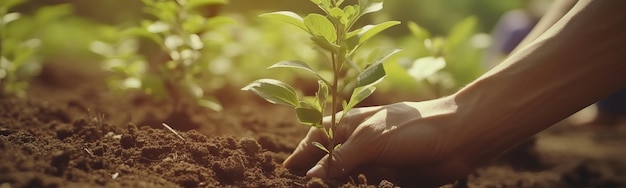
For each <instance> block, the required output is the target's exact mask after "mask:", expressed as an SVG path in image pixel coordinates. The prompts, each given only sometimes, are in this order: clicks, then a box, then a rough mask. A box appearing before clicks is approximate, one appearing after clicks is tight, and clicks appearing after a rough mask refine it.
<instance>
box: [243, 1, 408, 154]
mask: <svg viewBox="0 0 626 188" xmlns="http://www.w3.org/2000/svg"><path fill="white" fill-rule="evenodd" d="M310 1H311V2H312V3H314V4H316V5H317V6H318V7H319V8H320V9H321V10H322V11H323V15H322V14H316V13H311V14H308V15H307V16H305V17H301V16H299V15H298V14H296V13H294V12H290V11H279V12H272V13H267V14H262V15H261V17H265V18H269V19H274V20H279V21H283V22H287V23H289V24H292V25H294V26H296V27H298V28H300V29H302V30H304V31H306V32H307V33H308V34H309V35H310V37H311V40H312V41H313V42H314V44H315V47H317V48H319V49H321V50H320V51H322V52H324V53H325V54H326V55H327V57H328V58H327V59H328V63H329V64H330V66H328V67H329V68H330V73H331V74H332V76H331V75H325V74H322V72H323V71H324V70H314V69H313V68H311V66H309V65H308V64H307V63H305V62H303V61H300V60H287V61H281V62H278V63H276V64H274V65H272V66H270V67H268V68H269V69H272V68H292V69H299V70H303V71H306V72H309V73H312V74H314V75H315V76H316V77H317V78H318V80H317V82H318V90H317V92H316V93H315V96H304V97H299V96H298V94H297V93H296V90H295V89H294V87H292V86H290V85H288V84H286V83H284V82H281V81H279V80H274V79H267V78H265V79H259V80H256V81H253V82H252V83H250V84H249V85H247V86H245V87H244V88H242V90H249V91H252V92H254V93H256V94H257V95H259V96H260V97H262V98H264V99H265V100H267V101H269V102H270V103H274V104H282V105H287V106H291V107H293V108H294V109H295V111H296V115H297V118H298V119H299V121H300V122H301V123H303V124H305V125H308V126H312V127H315V128H318V129H320V130H322V131H323V132H324V133H325V135H326V138H327V139H328V140H327V141H328V144H327V145H323V144H321V143H318V142H313V143H312V144H313V145H315V146H316V147H318V148H319V149H321V150H323V151H325V152H326V153H327V154H328V155H329V156H331V157H332V156H333V151H334V150H335V149H336V148H338V147H340V146H341V143H336V141H335V139H334V138H335V135H334V133H335V130H336V128H337V125H339V124H340V123H341V120H342V117H345V114H346V113H347V112H348V111H349V110H350V109H352V108H354V107H355V106H356V105H357V104H359V103H360V102H361V101H363V100H364V99H366V98H367V97H368V96H370V95H371V94H372V93H373V92H374V90H375V87H374V85H375V84H377V83H378V82H380V81H381V80H382V79H383V78H384V77H385V75H386V73H385V70H384V68H383V65H382V62H384V61H385V60H386V59H387V58H388V57H389V56H391V55H392V54H394V53H396V52H398V51H399V50H392V51H391V52H389V53H386V54H382V55H381V56H380V57H377V58H376V57H375V58H373V59H375V60H374V61H371V62H365V63H359V62H355V61H354V57H355V54H356V53H357V51H358V49H359V48H360V47H361V46H362V45H363V44H364V43H365V42H366V41H367V40H369V39H371V38H372V37H373V36H375V35H377V34H378V33H380V32H382V31H384V30H385V29H387V28H389V27H392V26H394V25H397V24H399V23H400V22H398V21H387V22H383V23H380V24H376V25H365V26H363V27H360V28H357V29H354V28H353V27H354V26H355V24H356V22H357V21H358V20H359V19H360V18H362V17H363V15H366V14H368V13H372V12H377V11H380V10H381V9H382V8H383V1H382V0H359V1H358V4H355V5H342V4H343V3H344V0H310ZM344 92H346V93H348V94H350V93H351V94H350V96H349V98H347V97H345V95H343V93H344ZM327 109H330V113H327V111H326V110H327ZM339 111H341V112H339ZM328 114H331V116H330V119H331V121H330V125H329V126H328V125H324V123H323V118H324V115H328Z"/></svg>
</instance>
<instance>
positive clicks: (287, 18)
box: [260, 11, 309, 32]
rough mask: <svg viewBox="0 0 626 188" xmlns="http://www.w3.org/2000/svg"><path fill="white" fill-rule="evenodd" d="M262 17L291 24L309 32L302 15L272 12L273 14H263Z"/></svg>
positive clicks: (288, 12) (289, 12)
mask: <svg viewBox="0 0 626 188" xmlns="http://www.w3.org/2000/svg"><path fill="white" fill-rule="evenodd" d="M260 17H264V18H269V19H274V20H278V21H283V22H287V23H289V24H292V25H295V26H296V27H299V28H300V29H302V30H304V31H307V32H308V31H309V30H308V29H307V26H306V25H304V20H303V19H302V17H300V15H298V14H296V13H294V12H291V11H278V12H272V13H267V14H261V15H260Z"/></svg>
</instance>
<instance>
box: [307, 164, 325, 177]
mask: <svg viewBox="0 0 626 188" xmlns="http://www.w3.org/2000/svg"><path fill="white" fill-rule="evenodd" d="M306 176H307V177H318V178H325V177H326V171H325V170H324V169H323V168H322V165H315V166H314V167H313V168H311V169H310V170H309V171H308V172H306Z"/></svg>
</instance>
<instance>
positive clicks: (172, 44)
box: [92, 0, 234, 111]
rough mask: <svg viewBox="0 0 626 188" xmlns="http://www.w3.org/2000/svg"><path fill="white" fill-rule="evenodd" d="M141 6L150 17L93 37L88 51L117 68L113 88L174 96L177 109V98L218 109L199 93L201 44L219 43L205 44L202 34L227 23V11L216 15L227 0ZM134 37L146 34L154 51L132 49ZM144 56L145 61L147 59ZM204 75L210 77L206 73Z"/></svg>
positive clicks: (204, 68)
mask: <svg viewBox="0 0 626 188" xmlns="http://www.w3.org/2000/svg"><path fill="white" fill-rule="evenodd" d="M142 2H143V3H144V5H145V8H144V11H145V12H146V13H147V14H149V15H150V16H152V17H153V18H154V20H144V21H143V22H142V24H141V26H137V27H132V28H129V29H126V30H124V31H122V32H121V34H120V35H121V36H119V39H118V41H116V42H114V43H106V42H100V41H98V42H94V43H93V44H92V51H94V52H96V53H98V54H101V55H103V56H105V57H107V58H108V60H107V61H106V62H105V67H106V68H107V69H109V70H112V71H113V72H116V73H119V74H118V75H117V77H114V79H113V80H114V81H115V82H113V84H111V85H112V86H113V88H117V89H122V90H124V89H141V90H143V91H144V92H145V93H146V94H149V95H154V96H157V97H159V98H162V97H164V96H166V97H168V98H170V99H172V100H173V102H174V107H175V110H176V111H180V110H181V109H180V108H182V106H181V101H180V100H181V99H186V98H191V99H193V100H194V102H195V103H196V104H198V105H200V106H203V107H206V108H209V109H212V110H215V111H219V110H221V109H222V106H221V104H220V103H219V101H217V100H216V99H215V98H214V97H212V96H210V95H207V94H205V92H207V91H206V88H207V87H203V86H201V84H200V83H205V81H206V79H207V77H210V76H207V74H209V73H210V72H211V71H210V70H208V69H209V68H210V67H209V66H208V64H209V61H210V60H209V59H207V58H206V57H203V56H204V54H207V53H204V52H205V51H206V50H209V51H210V50H214V48H219V47H220V46H219V45H214V44H211V45H209V44H208V42H207V41H206V40H207V39H205V38H203V37H204V35H205V34H207V33H209V32H210V31H211V30H215V29H218V28H220V27H222V26H224V25H226V24H230V23H233V22H234V20H232V19H231V18H229V17H226V16H219V15H217V14H218V10H219V6H221V5H224V4H226V3H227V0H175V1H174V0H142ZM138 37H143V38H147V39H149V40H151V41H152V42H154V43H155V44H156V45H158V47H159V48H160V50H161V54H159V55H157V56H160V57H157V58H151V59H149V60H147V59H148V58H145V57H144V56H142V55H140V54H138V49H139V47H138V45H139V44H138V43H139V42H138V41H139V40H138ZM148 61H150V62H148ZM209 79H210V78H209Z"/></svg>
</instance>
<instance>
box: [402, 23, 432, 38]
mask: <svg viewBox="0 0 626 188" xmlns="http://www.w3.org/2000/svg"><path fill="white" fill-rule="evenodd" d="M407 25H408V27H409V30H410V31H411V33H412V34H413V36H415V37H416V38H417V39H418V40H419V41H420V42H421V41H424V40H426V39H428V38H430V32H428V30H426V29H424V28H422V27H420V26H419V25H417V23H415V22H412V21H411V22H409V23H408V24H407Z"/></svg>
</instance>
